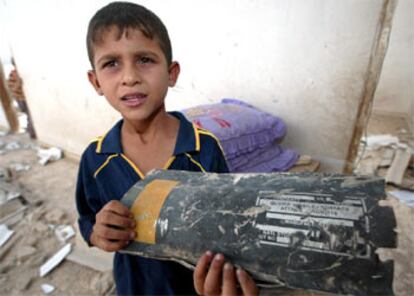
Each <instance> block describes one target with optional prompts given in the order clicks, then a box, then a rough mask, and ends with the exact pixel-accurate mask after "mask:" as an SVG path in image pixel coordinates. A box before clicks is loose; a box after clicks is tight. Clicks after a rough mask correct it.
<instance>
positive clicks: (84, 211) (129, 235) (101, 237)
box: [76, 158, 136, 252]
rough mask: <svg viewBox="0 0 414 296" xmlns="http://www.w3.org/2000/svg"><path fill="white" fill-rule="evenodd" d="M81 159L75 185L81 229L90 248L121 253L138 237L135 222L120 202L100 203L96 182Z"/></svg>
mask: <svg viewBox="0 0 414 296" xmlns="http://www.w3.org/2000/svg"><path fill="white" fill-rule="evenodd" d="M85 162H86V161H85V160H84V159H83V158H82V160H81V163H80V168H79V173H78V181H77V186H76V206H77V209H78V213H79V219H78V223H79V229H80V232H81V234H82V236H83V238H84V239H85V241H86V242H87V243H88V245H89V246H96V247H98V248H100V249H103V250H105V251H109V252H110V251H118V250H120V249H122V248H123V247H125V246H126V245H127V244H128V243H129V242H130V240H131V239H134V238H135V236H136V235H135V220H134V219H133V216H132V214H131V212H130V211H129V209H128V208H127V207H126V206H125V205H123V204H122V203H121V202H119V201H117V200H112V201H110V202H108V203H107V204H105V205H102V204H101V201H100V199H99V191H98V189H97V185H96V180H95V179H94V178H93V176H92V174H91V173H90V172H89V170H88V167H87V165H86V164H85Z"/></svg>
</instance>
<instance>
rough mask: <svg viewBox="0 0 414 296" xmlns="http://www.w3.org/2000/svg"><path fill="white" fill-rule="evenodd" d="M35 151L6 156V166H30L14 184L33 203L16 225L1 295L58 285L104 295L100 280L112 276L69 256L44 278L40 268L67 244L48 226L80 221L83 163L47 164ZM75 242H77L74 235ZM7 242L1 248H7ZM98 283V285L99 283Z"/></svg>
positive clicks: (3, 265)
mask: <svg viewBox="0 0 414 296" xmlns="http://www.w3.org/2000/svg"><path fill="white" fill-rule="evenodd" d="M0 139H1V140H2V141H6V142H13V141H18V142H19V143H21V144H23V145H24V144H30V143H32V144H33V142H32V141H30V140H29V138H28V137H27V135H25V134H20V135H8V136H6V137H0ZM37 161H38V158H37V155H36V150H34V149H30V148H28V149H18V150H13V151H9V152H8V153H6V154H4V155H0V167H1V168H6V167H10V166H11V167H13V165H14V164H16V163H24V164H29V165H30V166H31V168H30V170H28V171H22V172H15V171H14V170H13V169H12V170H11V171H12V180H11V181H12V183H13V184H19V185H20V186H21V191H22V195H23V196H24V197H25V199H26V200H27V201H28V203H29V207H28V209H27V211H26V215H25V217H24V218H23V220H22V221H21V222H19V223H17V224H16V225H15V226H13V227H12V229H13V230H14V231H15V233H14V235H13V237H12V239H10V241H9V242H13V239H14V240H16V239H17V241H15V242H14V244H13V246H12V248H11V249H10V251H9V252H7V253H6V254H4V256H3V258H0V260H1V261H0V295H42V294H43V292H42V290H41V287H40V285H41V284H44V283H47V284H51V285H53V286H55V287H56V290H55V291H54V292H53V295H99V290H100V289H102V287H99V285H100V284H105V283H100V279H101V278H102V279H103V280H104V279H105V278H106V276H107V275H105V274H102V273H100V272H97V271H94V270H92V269H90V268H87V267H84V266H81V265H78V264H75V263H72V262H70V261H68V260H64V261H63V262H62V264H61V265H59V266H58V267H57V268H56V269H54V270H53V271H52V272H50V273H49V274H48V275H46V276H45V277H43V278H41V277H39V267H40V266H41V265H42V264H43V263H44V262H45V261H46V260H47V259H48V258H50V257H51V256H52V255H54V254H55V253H56V252H57V251H58V250H60V248H61V247H62V246H63V245H64V244H63V243H61V242H60V241H59V240H58V239H57V237H56V235H55V233H54V232H53V230H51V229H50V227H48V224H53V225H57V224H60V225H61V224H70V225H72V226H73V225H74V224H75V221H76V209H75V205H74V190H75V180H76V174H77V167H78V164H77V162H76V161H73V160H69V159H61V160H58V161H56V162H53V163H50V164H47V165H46V166H42V165H40V164H38V163H37ZM69 242H74V239H73V238H72V239H71V240H69ZM5 247H6V246H3V247H2V248H1V249H0V250H3V248H5ZM97 286H98V287H97Z"/></svg>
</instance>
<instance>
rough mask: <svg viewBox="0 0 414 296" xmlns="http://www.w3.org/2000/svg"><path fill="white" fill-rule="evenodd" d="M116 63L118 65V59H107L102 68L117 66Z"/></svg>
mask: <svg viewBox="0 0 414 296" xmlns="http://www.w3.org/2000/svg"><path fill="white" fill-rule="evenodd" d="M116 65H118V63H117V61H115V60H111V61H107V62H105V63H104V64H103V65H102V68H111V67H115V66H116Z"/></svg>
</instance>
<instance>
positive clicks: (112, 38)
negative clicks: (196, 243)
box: [76, 2, 257, 295]
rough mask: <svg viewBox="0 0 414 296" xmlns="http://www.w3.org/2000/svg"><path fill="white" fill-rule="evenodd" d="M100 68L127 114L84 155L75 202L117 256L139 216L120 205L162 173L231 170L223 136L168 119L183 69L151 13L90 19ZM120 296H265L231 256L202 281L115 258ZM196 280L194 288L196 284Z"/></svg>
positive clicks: (124, 6) (205, 270) (182, 271)
mask: <svg viewBox="0 0 414 296" xmlns="http://www.w3.org/2000/svg"><path fill="white" fill-rule="evenodd" d="M87 48H88V55H89V59H90V62H91V65H92V70H91V71H89V72H88V78H89V81H90V82H91V84H92V85H93V87H94V88H95V90H96V91H97V93H98V94H99V95H103V96H105V98H106V99H107V100H108V102H109V104H110V105H111V106H112V107H113V108H115V109H116V110H117V111H118V112H119V113H121V115H122V120H120V121H119V122H118V123H117V124H115V126H114V127H113V128H112V129H111V130H110V131H109V132H108V133H107V134H106V135H105V136H103V137H100V138H98V139H97V140H96V141H94V142H92V143H91V144H90V145H89V146H88V148H87V149H86V150H85V152H84V153H83V155H82V159H81V164H80V168H79V175H78V184H77V190H76V202H77V208H78V212H79V216H80V217H79V226H80V230H81V233H82V235H83V237H84V239H85V240H86V241H87V242H88V244H89V245H91V246H96V247H98V248H100V249H103V250H105V251H118V250H120V249H122V248H123V247H125V246H126V245H127V244H128V243H129V242H130V241H131V240H133V239H134V238H135V236H136V233H135V232H134V229H135V222H134V219H133V215H132V214H131V212H130V211H129V210H128V208H126V207H125V206H124V205H123V204H121V203H120V202H119V199H121V197H122V196H123V195H124V193H125V192H126V191H127V190H128V189H129V188H130V187H131V186H132V185H133V184H134V183H136V182H137V181H138V180H139V179H142V178H145V175H146V173H147V172H148V171H150V170H151V169H154V168H164V169H175V170H189V171H209V172H227V171H228V169H227V165H226V161H225V159H224V157H223V154H222V151H221V149H220V147H219V143H218V141H217V140H216V138H215V137H214V136H213V135H211V134H210V133H208V132H206V131H204V130H201V129H198V128H196V127H195V126H194V125H192V124H191V123H190V122H188V121H187V120H186V119H185V118H184V116H183V115H182V114H180V113H178V112H172V113H167V112H166V111H165V105H164V99H165V96H166V94H167V90H168V87H170V86H171V87H172V86H174V85H175V83H176V81H177V78H178V75H179V73H180V66H179V64H178V63H177V62H175V61H172V53H171V45H170V40H169V37H168V33H167V30H166V28H165V26H164V25H163V23H162V22H161V20H160V19H159V18H158V17H157V16H156V15H155V14H154V13H152V12H151V11H149V10H147V9H146V8H144V7H142V6H139V5H136V4H132V3H127V2H114V3H111V4H109V5H107V6H105V7H103V8H102V9H100V10H99V11H98V12H97V13H96V14H95V15H94V16H93V18H92V19H91V21H90V23H89V28H88V33H87ZM114 277H115V282H116V288H117V293H118V294H120V295H137V294H151V295H154V294H162V295H167V294H195V290H194V286H195V289H196V291H197V293H199V294H220V293H223V294H226V295H230V294H236V292H237V291H236V282H238V283H239V284H240V286H241V288H242V291H243V292H244V293H248V294H256V293H257V288H256V285H255V283H254V282H253V281H252V279H251V278H250V277H249V276H248V275H247V273H246V272H244V271H242V270H238V271H237V272H236V273H235V272H234V269H233V267H232V265H231V264H230V263H225V262H224V257H223V255H222V254H217V255H215V256H214V257H213V254H212V253H211V252H206V253H205V254H204V255H203V256H202V257H201V258H200V260H199V262H198V264H197V267H196V270H195V272H194V277H193V274H192V272H191V271H190V270H188V269H186V268H184V267H182V266H181V265H179V264H178V263H175V262H170V261H160V260H154V259H148V258H143V257H139V256H132V255H127V254H120V253H116V254H115V259H114ZM193 281H194V285H193Z"/></svg>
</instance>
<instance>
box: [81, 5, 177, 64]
mask: <svg viewBox="0 0 414 296" xmlns="http://www.w3.org/2000/svg"><path fill="white" fill-rule="evenodd" d="M112 26H115V27H116V28H117V29H118V31H119V32H118V39H120V38H121V37H122V35H123V34H124V32H125V30H127V29H129V28H132V29H138V30H140V31H141V32H142V33H143V34H144V35H145V37H147V38H149V39H154V38H155V39H156V41H157V42H158V43H159V45H160V48H161V50H162V51H163V53H164V55H165V58H166V60H167V65H170V64H171V62H172V49H171V42H170V38H169V36H168V31H167V28H166V27H165V26H164V24H163V23H162V21H161V20H160V18H159V17H158V16H156V15H155V14H154V13H153V12H152V11H150V10H148V9H147V8H145V7H144V6H141V5H138V4H135V3H130V2H112V3H110V4H108V5H106V6H104V7H102V8H101V9H99V10H98V11H97V12H96V13H95V15H94V16H93V17H92V19H91V20H90V22H89V26H88V33H87V35H86V46H87V49H88V57H89V61H90V62H91V65H92V68H94V64H93V58H94V52H93V45H94V44H96V43H99V42H102V41H103V40H102V35H103V33H104V32H105V31H106V30H108V29H110V28H111V27H112Z"/></svg>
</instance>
